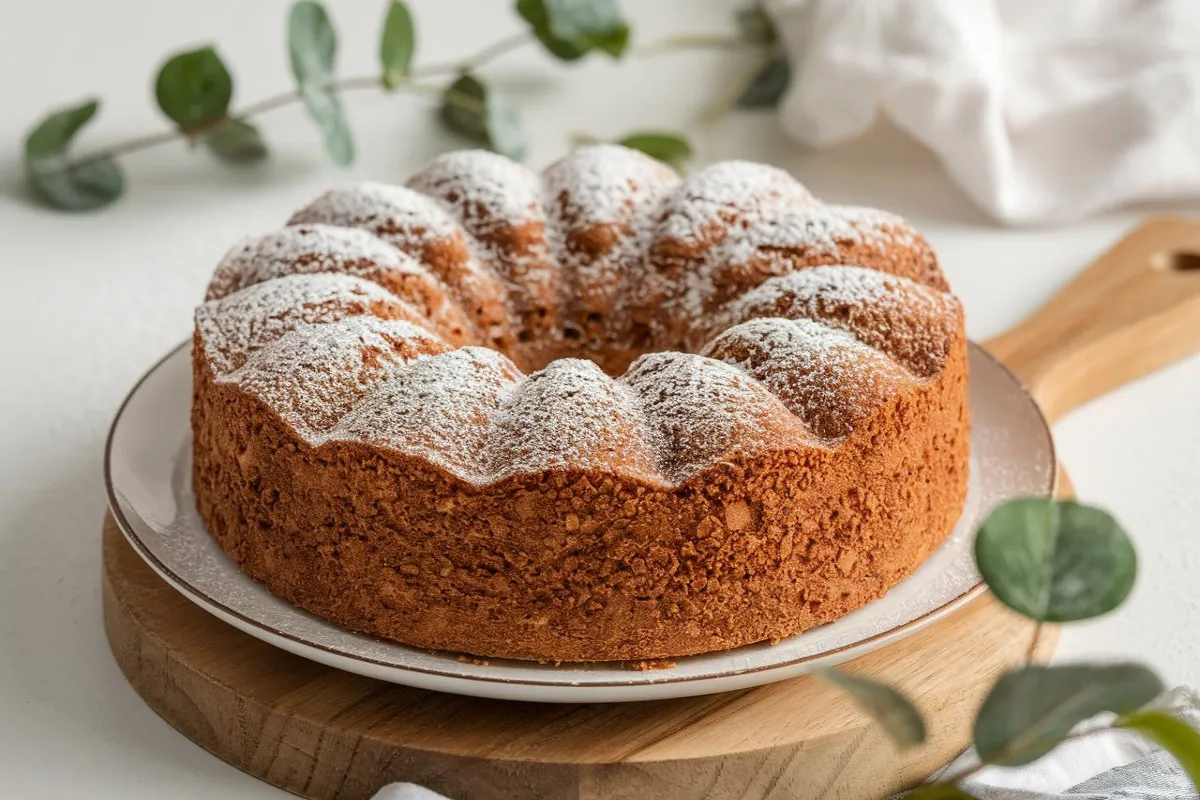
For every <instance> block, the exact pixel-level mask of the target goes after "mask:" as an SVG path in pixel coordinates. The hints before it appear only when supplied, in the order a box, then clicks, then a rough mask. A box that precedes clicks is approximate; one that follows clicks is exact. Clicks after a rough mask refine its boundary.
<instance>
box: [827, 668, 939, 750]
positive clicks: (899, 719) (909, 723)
mask: <svg viewBox="0 0 1200 800" xmlns="http://www.w3.org/2000/svg"><path fill="white" fill-rule="evenodd" d="M819 674H820V676H821V677H822V678H824V679H825V680H826V681H829V682H830V683H832V684H833V685H834V686H836V687H838V688H839V689H841V690H842V691H843V692H845V693H846V694H848V695H850V697H852V698H853V699H854V702H855V703H857V704H858V706H859V708H861V709H862V710H863V711H865V712H866V713H867V714H868V715H870V717H871V718H872V719H873V720H875V721H876V722H878V723H879V724H880V725H881V726H882V727H883V729H884V731H885V732H886V733H887V734H888V736H890V737H891V738H892V741H894V742H895V743H896V744H898V745H900V746H901V747H911V746H913V745H917V744H920V743H921V742H923V741H925V720H924V719H922V718H921V712H920V711H918V710H917V709H916V707H915V706H913V704H912V703H911V702H910V701H909V699H908V698H907V697H905V696H904V695H902V694H901V693H900V692H899V691H897V690H896V689H893V688H892V687H891V686H888V685H887V684H886V683H881V682H879V681H876V680H871V679H870V678H864V677H863V676H861V675H851V674H849V673H846V672H840V671H838V670H834V669H826V670H822V671H821V672H820V673H819Z"/></svg>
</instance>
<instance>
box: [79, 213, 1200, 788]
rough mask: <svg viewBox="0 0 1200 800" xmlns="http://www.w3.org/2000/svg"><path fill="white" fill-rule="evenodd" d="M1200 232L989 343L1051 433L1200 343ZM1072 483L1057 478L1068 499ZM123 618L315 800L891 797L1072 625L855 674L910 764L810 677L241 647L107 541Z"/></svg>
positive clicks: (1146, 238) (1020, 631)
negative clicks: (597, 690)
mask: <svg viewBox="0 0 1200 800" xmlns="http://www.w3.org/2000/svg"><path fill="white" fill-rule="evenodd" d="M1197 267H1200V222H1191V221H1185V220H1179V219H1154V220H1150V221H1148V222H1146V223H1145V224H1143V225H1142V226H1140V227H1139V228H1137V229H1136V230H1134V231H1133V232H1132V233H1131V234H1130V235H1129V236H1128V237H1126V238H1125V239H1123V240H1122V241H1121V242H1120V243H1118V244H1117V245H1116V246H1115V247H1114V248H1113V249H1112V250H1110V251H1109V252H1108V253H1106V254H1105V255H1104V256H1102V257H1101V258H1100V259H1099V260H1098V261H1097V262H1096V263H1095V264H1093V265H1092V266H1091V267H1089V268H1088V269H1087V270H1085V271H1084V272H1083V273H1081V274H1080V275H1079V277H1078V278H1076V279H1075V280H1074V281H1072V282H1071V283H1070V284H1068V285H1067V286H1066V287H1065V288H1064V289H1063V290H1062V291H1061V293H1060V294H1058V295H1057V296H1056V297H1055V298H1053V299H1052V300H1050V301H1049V302H1048V303H1046V305H1045V306H1043V307H1042V309H1041V310H1039V311H1038V312H1037V313H1035V314H1034V315H1033V316H1032V317H1030V318H1029V319H1028V320H1027V321H1026V322H1024V323H1022V324H1020V325H1018V326H1016V327H1015V328H1013V329H1012V330H1010V331H1008V332H1007V333H1005V334H1003V335H1001V336H999V337H996V338H995V339H992V340H991V341H989V342H988V343H986V344H985V347H987V348H988V349H989V350H990V351H991V352H992V353H993V354H995V355H997V356H998V357H999V358H1000V359H1001V360H1002V361H1004V362H1005V363H1006V364H1008V365H1009V366H1010V368H1012V369H1013V370H1014V371H1015V372H1016V373H1017V375H1019V376H1020V377H1021V378H1022V380H1023V381H1024V382H1025V384H1026V386H1027V387H1028V388H1029V390H1030V392H1031V394H1032V395H1033V396H1034V398H1035V399H1036V400H1037V401H1038V403H1039V404H1040V405H1041V406H1042V408H1043V411H1044V412H1045V413H1046V415H1047V417H1048V418H1049V419H1050V420H1052V421H1053V420H1054V419H1057V418H1058V417H1060V416H1061V415H1062V414H1064V413H1066V412H1067V411H1069V410H1071V409H1072V408H1075V407H1076V406H1078V405H1081V404H1082V403H1085V402H1087V401H1088V400H1091V399H1093V398H1095V397H1097V396H1099V395H1101V394H1103V393H1104V392H1107V391H1110V390H1112V389H1114V388H1116V387H1117V386H1120V385H1121V384H1123V383H1125V382H1128V381H1130V380H1133V379H1135V378H1138V377H1141V376H1142V375H1145V374H1147V373H1149V372H1151V371H1153V370H1155V369H1159V368H1161V367H1163V366H1165V365H1167V364H1169V363H1171V362H1173V361H1175V360H1177V359H1179V358H1182V357H1183V356H1185V355H1187V354H1190V353H1192V352H1195V351H1196V350H1197V349H1198V348H1200V269H1197ZM1069 492H1070V483H1069V481H1067V479H1066V476H1065V475H1063V474H1062V473H1061V472H1060V495H1065V494H1068V493H1069ZM103 561H104V618H105V626H106V628H107V631H108V636H109V641H110V643H111V646H112V650H113V654H114V655H115V657H116V660H117V663H118V664H119V665H120V667H121V669H122V670H123V671H124V673H125V675H126V677H127V678H128V679H129V681H130V683H131V684H132V685H133V686H134V688H135V689H136V690H137V691H138V692H139V694H141V695H142V697H144V698H145V700H146V702H147V703H149V704H150V706H151V707H152V708H154V710H155V711H157V712H158V713H159V714H161V715H162V716H163V717H164V718H165V719H166V720H167V721H168V722H170V723H171V724H172V725H174V726H175V727H176V728H177V729H179V730H180V731H181V732H182V733H183V734H184V735H185V736H187V737H188V738H190V739H192V740H193V741H195V742H196V743H198V744H200V745H201V746H202V747H204V748H206V749H207V750H209V751H210V752H212V753H213V754H215V755H217V756H218V757H220V758H222V759H224V760H226V761H228V762H229V763H231V764H233V765H234V766H237V767H238V768H240V769H243V770H245V771H247V772H249V773H250V774H252V775H256V776H258V777H260V778H262V779H263V780H266V781H269V782H270V783H273V784H275V785H276V786H280V787H282V788H284V789H287V790H289V791H292V792H295V793H296V794H300V795H303V796H305V797H311V798H339V800H341V799H344V800H353V799H354V798H365V797H369V796H370V795H371V794H373V793H374V792H375V790H376V789H378V788H379V787H380V786H382V785H383V784H386V783H389V782H392V781H399V780H408V781H414V782H418V783H422V784H424V785H426V786H429V787H430V788H432V789H435V790H436V791H439V792H442V793H443V794H446V795H449V796H450V797H452V798H461V799H462V800H481V799H484V798H547V799H548V800H559V799H560V798H561V799H562V800H600V798H606V799H608V800H643V798H654V800H675V799H676V798H678V800H693V799H694V798H699V797H704V798H714V799H715V800H725V799H726V798H728V799H729V800H733V798H788V799H789V800H803V799H804V798H847V799H853V800H860V799H861V798H880V797H884V796H886V795H888V794H890V793H891V792H893V791H895V790H897V789H900V788H903V787H905V786H908V785H911V784H913V783H916V782H917V781H919V780H920V779H922V778H923V777H924V776H925V775H927V774H928V773H929V772H930V771H932V770H933V769H934V768H936V767H938V766H940V765H941V764H943V763H944V762H945V761H946V760H948V759H949V758H950V757H951V756H953V755H954V754H956V753H957V752H958V751H959V750H960V749H961V748H962V747H963V746H964V745H965V744H966V743H967V741H968V739H969V731H970V723H971V720H972V718H973V716H974V712H975V709H976V708H977V706H978V704H979V702H980V700H981V699H982V697H983V695H984V693H985V692H986V690H987V689H988V687H989V686H990V685H991V683H992V681H993V680H994V679H995V677H996V676H997V675H998V674H999V673H1000V672H1001V671H1002V670H1004V669H1005V668H1007V667H1008V666H1010V665H1011V664H1013V663H1016V662H1017V661H1019V660H1021V659H1022V658H1023V657H1024V656H1025V653H1026V652H1027V651H1029V650H1032V652H1033V653H1034V655H1035V657H1036V658H1039V659H1043V658H1047V657H1048V656H1049V654H1050V653H1051V652H1052V651H1053V648H1054V644H1055V642H1056V640H1057V629H1055V628H1053V627H1047V628H1046V629H1044V630H1043V631H1042V632H1041V635H1040V637H1039V639H1038V641H1036V642H1035V641H1034V635H1035V634H1034V629H1033V626H1032V625H1031V624H1030V623H1029V622H1027V621H1025V620H1023V619H1020V618H1018V617H1016V616H1015V615H1013V614H1011V613H1010V612H1008V611H1006V610H1005V609H1003V608H1001V607H1000V606H999V605H998V604H997V603H996V602H995V601H994V600H992V599H991V598H990V597H983V598H981V599H979V600H978V601H976V602H974V603H972V604H971V605H969V606H967V607H966V608H964V609H963V610H961V611H959V612H958V613H956V614H954V615H952V616H951V617H949V618H947V619H945V620H942V621H940V622H938V623H936V624H934V625H931V626H930V627H928V628H926V629H925V630H923V631H921V632H919V633H916V634H914V635H913V636H910V637H908V638H906V639H904V640H902V641H900V642H897V643H895V644H892V645H889V646H888V647H885V648H883V649H880V650H877V651H875V652H873V653H871V654H869V655H866V656H863V657H862V658H859V659H856V660H854V661H852V662H850V663H849V664H847V665H846V666H845V668H846V669H847V670H850V671H853V672H858V673H861V674H864V675H869V676H872V677H875V678H878V679H882V680H886V681H888V682H890V683H893V684H896V685H898V686H899V687H901V688H902V689H903V690H904V691H905V692H906V693H907V694H908V695H909V696H910V697H912V698H913V699H914V700H915V702H916V703H917V705H918V706H919V707H920V708H921V709H922V711H923V712H924V713H925V715H926V718H927V720H928V722H929V726H930V738H929V741H928V742H927V743H926V744H925V745H923V746H922V747H921V748H919V749H916V750H910V751H906V752H905V753H904V754H899V753H898V752H897V751H896V750H895V749H894V748H893V747H892V746H891V744H889V742H888V741H887V740H886V739H885V737H884V736H883V734H882V733H881V731H880V729H879V728H878V727H876V726H875V725H873V724H872V723H871V722H870V721H869V720H868V719H866V718H865V717H864V716H863V714H861V713H860V712H859V711H858V710H857V709H856V708H855V707H854V705H853V704H852V703H851V701H850V700H849V699H848V698H847V697H846V696H844V695H843V694H841V693H840V692H838V691H836V690H834V689H832V688H831V687H829V686H827V685H825V684H823V683H822V682H820V681H819V680H818V679H815V678H812V677H800V678H795V679H792V680H789V681H783V682H780V683H776V684H772V685H769V686H763V687H759V688H757V689H750V690H745V691H739V692H731V693H727V694H721V695H712V696H708V697H699V698H685V699H679V700H667V701H657V702H647V703H626V704H603V705H538V704H529V703H513V702H503V701H495V700H477V699H472V698H465V697H456V696H453V695H442V694H437V693H433V692H426V691H422V690H418V689H409V688H405V687H400V686H394V685H391V684H386V683H381V682H379V681H375V680H372V679H369V678H363V677H359V676H356V675H350V674H347V673H343V672H339V671H337V670H334V669H331V668H329V667H325V666H322V665H320V664H316V663H313V662H310V661H306V660H304V659H302V658H300V657H298V656H293V655H290V654H288V653H286V652H284V651H282V650H278V649H276V648H274V647H272V646H270V645H268V644H265V643H263V642H260V641H258V640H256V639H253V638H251V637H250V636H248V635H246V634H244V633H241V632H240V631H237V630H235V629H234V628H232V627H230V626H228V625H226V624H225V623H223V622H221V621H219V620H218V619H216V618H215V617H213V616H210V615H209V614H207V613H206V612H204V611H202V610H201V609H199V608H198V607H196V606H193V605H192V604H191V603H189V602H188V601H187V600H186V599H185V598H184V597H183V596H182V595H180V594H178V593H177V592H175V591H174V590H173V589H171V588H170V587H169V586H167V584H166V583H164V582H163V581H162V580H161V579H159V578H158V577H157V576H156V575H155V574H154V573H153V571H152V570H151V569H150V568H149V567H148V566H147V565H146V564H144V563H143V562H142V561H141V560H140V559H139V558H138V556H137V555H136V554H135V553H134V552H133V550H132V549H131V548H130V547H129V546H128V545H127V544H126V543H125V541H124V540H123V538H122V537H121V534H120V533H119V531H117V529H116V526H115V524H114V523H113V522H112V520H111V518H108V519H106V521H105V524H104V559H103Z"/></svg>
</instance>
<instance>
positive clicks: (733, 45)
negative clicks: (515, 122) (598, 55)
mask: <svg viewBox="0 0 1200 800" xmlns="http://www.w3.org/2000/svg"><path fill="white" fill-rule="evenodd" d="M761 46H762V45H760V44H758V43H756V42H748V41H745V40H744V39H739V38H737V37H735V36H722V35H718V34H692V35H687V36H668V37H667V38H665V39H659V40H658V41H655V42H650V43H649V44H644V45H642V46H640V47H635V48H634V49H633V54H634V55H635V56H642V57H652V56H659V55H663V54H664V53H672V52H674V51H676V50H697V49H705V50H741V49H743V48H751V47H753V48H758V47H761Z"/></svg>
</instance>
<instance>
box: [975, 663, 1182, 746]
mask: <svg viewBox="0 0 1200 800" xmlns="http://www.w3.org/2000/svg"><path fill="white" fill-rule="evenodd" d="M1162 690H1163V686H1162V682H1161V681H1159V679H1158V677H1157V676H1156V675H1155V674H1154V673H1153V672H1151V671H1150V670H1149V669H1147V668H1146V667H1144V666H1142V665H1140V664H1109V665H1095V666H1093V665H1078V666H1061V667H1036V666H1033V667H1021V668H1018V669H1015V670H1012V671H1010V672H1006V673H1005V674H1004V675H1002V676H1000V680H999V681H997V682H996V685H995V686H994V687H992V691H991V692H990V693H989V694H988V696H987V699H985V700H984V701H983V707H982V708H980V709H979V715H978V716H977V717H976V718H975V748H976V749H977V750H978V751H979V757H980V758H981V759H983V760H984V761H986V762H988V763H993V764H1003V765H1006V766H1018V765H1021V764H1028V763H1029V762H1030V761H1036V760H1037V759H1039V758H1041V757H1042V756H1044V755H1045V754H1046V753H1048V752H1050V751H1051V750H1053V749H1054V747H1055V746H1056V745H1057V744H1058V743H1059V742H1060V741H1061V740H1062V738H1063V737H1064V736H1066V735H1067V733H1069V732H1070V730H1071V728H1073V727H1075V726H1076V725H1077V724H1079V723H1080V722H1083V721H1084V720H1085V719H1089V718H1091V717H1094V716H1096V715H1097V714H1099V713H1101V712H1104V711H1112V712H1114V713H1117V714H1128V713H1130V712H1132V711H1136V710H1137V709H1139V708H1141V707H1142V706H1144V705H1145V704H1146V703H1149V702H1150V701H1151V700H1153V699H1154V698H1155V697H1157V696H1158V695H1159V694H1160V693H1161V692H1162Z"/></svg>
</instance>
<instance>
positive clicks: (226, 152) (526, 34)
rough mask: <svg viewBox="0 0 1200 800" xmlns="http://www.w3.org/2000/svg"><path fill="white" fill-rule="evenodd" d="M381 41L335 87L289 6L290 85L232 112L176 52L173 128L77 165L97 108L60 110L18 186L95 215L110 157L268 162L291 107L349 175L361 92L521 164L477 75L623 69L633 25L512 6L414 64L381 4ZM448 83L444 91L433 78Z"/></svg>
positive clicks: (401, 13) (761, 28)
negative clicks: (535, 52)
mask: <svg viewBox="0 0 1200 800" xmlns="http://www.w3.org/2000/svg"><path fill="white" fill-rule="evenodd" d="M384 2H385V11H386V13H385V16H384V20H383V26H382V30H381V36H380V39H379V63H380V71H379V73H377V74H374V75H359V76H353V77H345V78H339V77H337V74H336V56H337V50H338V41H337V32H336V31H335V29H334V25H333V21H332V20H331V18H330V16H329V14H328V12H327V11H326V10H325V8H324V6H323V5H322V4H321V1H320V0H295V2H294V3H293V5H292V7H291V9H290V11H289V14H288V18H287V39H286V41H287V51H288V56H289V59H290V62H291V67H292V74H293V76H294V77H295V80H296V85H295V88H292V89H290V90H288V91H284V92H280V93H278V94H274V95H270V96H268V97H265V98H262V99H260V100H257V101H254V102H251V103H249V104H247V105H244V106H242V107H240V108H233V107H231V102H232V99H233V84H234V80H233V75H232V73H231V71H230V70H229V69H228V68H227V67H226V65H225V63H224V61H223V59H222V58H221V56H220V54H219V53H218V52H217V50H216V48H215V47H213V46H205V47H200V48H197V49H194V50H188V51H183V52H178V53H175V54H174V55H172V56H171V57H170V58H168V59H167V60H166V61H165V62H164V63H163V64H162V66H161V67H160V68H159V71H158V74H157V76H156V80H155V82H154V96H155V100H156V101H157V103H158V107H159V109H161V110H162V112H163V114H164V115H165V116H166V118H167V119H168V120H170V122H171V123H173V125H172V127H171V128H170V129H169V130H162V131H159V132H155V133H150V134H146V135H143V136H137V137H133V138H130V139H125V140H123V141H117V142H115V143H113V144H110V145H109V146H107V147H103V148H101V149H98V150H94V151H92V152H90V153H87V154H85V155H80V156H76V155H74V154H73V153H72V152H71V147H70V145H71V142H72V140H73V139H74V138H75V137H76V135H77V134H78V133H79V131H80V130H81V129H82V128H83V127H84V126H86V125H87V124H88V123H89V122H91V121H92V119H93V118H94V117H95V116H96V114H97V112H98V110H99V107H100V102H99V100H95V99H90V100H87V101H85V102H83V103H80V104H78V105H74V106H69V107H65V108H60V109H58V110H56V111H54V112H52V113H50V114H49V115H47V116H46V117H45V118H43V119H42V120H41V121H40V122H39V123H38V124H37V125H36V126H35V127H34V128H33V129H32V130H31V131H30V133H29V134H28V135H27V136H26V138H25V142H24V145H25V147H24V156H25V159H24V161H25V177H26V180H27V182H28V184H29V187H30V189H31V190H32V191H33V193H34V194H36V195H37V196H38V197H39V198H40V199H42V200H43V201H44V202H46V203H47V204H48V205H50V206H53V207H55V208H58V209H64V210H88V209H94V208H101V207H103V206H105V205H107V204H109V203H111V202H112V201H113V200H115V199H116V198H117V197H119V196H120V195H121V194H122V193H123V191H124V175H123V172H122V169H121V166H120V165H119V164H118V163H117V158H118V157H120V156H124V155H128V154H131V153H136V152H140V151H142V150H148V149H150V148H153V147H158V146H159V145H164V144H167V143H170V142H177V141H190V142H192V143H194V144H198V145H202V146H203V148H204V149H205V150H207V151H208V152H209V153H210V154H211V155H213V156H215V157H217V158H218V159H220V160H222V161H224V162H227V163H229V164H247V163H251V162H255V161H259V160H261V159H263V158H265V157H267V155H268V148H267V143H266V141H265V140H264V138H263V136H262V135H261V134H260V133H259V130H258V128H257V127H255V125H254V124H252V121H253V120H255V119H257V118H258V117H259V116H261V115H264V114H267V113H269V112H271V111H274V110H276V109H279V108H284V107H286V106H290V105H303V106H304V108H305V111H306V112H307V114H308V117H309V118H310V119H311V120H312V122H313V123H314V124H315V125H316V128H317V130H318V131H319V133H320V135H321V139H322V141H323V143H324V146H325V151H326V153H327V154H328V156H329V158H330V159H331V160H332V161H333V162H334V163H335V164H337V165H339V166H347V165H349V164H350V163H352V162H353V160H354V156H355V142H354V135H353V133H352V132H351V129H350V125H349V122H348V120H347V118H346V116H345V113H344V111H343V106H342V102H341V96H342V95H344V94H346V93H349V92H353V91H361V90H375V91H387V92H393V91H406V92H410V93H417V94H424V95H426V96H432V97H435V98H436V100H437V102H438V103H439V104H440V112H441V113H440V119H441V122H442V124H443V125H444V126H445V127H446V128H448V129H450V130H452V131H455V132H457V133H459V134H462V135H464V136H466V137H467V138H468V139H469V140H471V141H473V142H475V143H476V144H478V145H482V146H485V147H488V148H490V149H492V150H494V151H496V152H498V153H501V154H503V155H506V156H508V157H510V158H514V159H518V160H519V159H521V158H522V157H523V156H524V155H525V152H526V150H527V137H526V134H525V131H524V129H523V126H522V124H521V119H520V113H519V111H518V109H517V107H516V105H515V104H514V103H513V102H512V100H510V99H509V98H508V97H507V96H505V94H504V93H503V91H498V90H497V89H495V88H494V87H492V86H490V85H489V84H488V83H487V82H485V81H484V80H483V79H482V78H481V77H480V76H479V74H478V70H480V69H481V68H482V67H484V66H485V65H487V64H490V63H492V62H493V61H495V60H496V59H499V58H501V57H503V56H505V55H507V54H509V53H512V52H514V51H516V50H518V49H520V48H522V47H524V46H526V45H528V44H539V43H540V44H541V45H542V46H543V48H544V49H545V51H546V52H548V53H549V54H550V55H551V56H553V57H554V58H556V59H558V60H560V61H564V62H567V61H575V60H577V59H580V58H584V57H586V56H588V55H590V54H602V55H606V56H608V57H611V58H613V59H619V58H621V57H622V56H624V55H625V54H626V53H627V52H629V42H630V35H631V34H630V25H629V23H628V22H627V21H626V20H625V19H624V18H623V17H622V15H621V10H620V6H619V3H618V0H570V2H549V0H519V2H517V4H516V12H517V15H518V16H519V17H520V18H521V19H522V20H523V22H524V23H525V26H524V27H523V28H522V29H519V30H517V31H515V32H513V33H511V34H509V35H506V36H503V37H502V38H500V39H499V40H497V41H495V42H493V43H491V44H489V45H487V46H486V47H484V48H482V49H481V50H479V51H478V52H475V53H473V54H470V55H468V56H466V57H464V58H459V59H455V60H453V61H444V62H441V61H435V62H434V63H431V64H427V65H423V66H422V65H416V64H414V63H413V60H414V59H413V57H414V54H415V52H416V49H417V48H416V45H417V26H416V23H415V21H414V18H413V15H412V12H411V11H410V9H409V8H408V6H407V4H406V3H405V2H404V0H384ZM770 26H771V23H770V20H769V18H767V17H766V15H765V14H763V13H762V12H761V9H752V10H743V11H742V12H739V13H738V15H737V31H738V33H734V34H730V35H687V36H678V37H673V38H668V39H664V40H662V41H658V42H654V43H651V44H650V45H648V46H647V47H645V48H643V49H642V50H641V51H639V52H640V53H641V54H644V55H654V54H657V53H663V52H668V51H672V50H680V49H694V48H723V49H733V48H737V47H741V46H750V45H758V44H762V43H763V42H765V41H773V40H774V31H773V29H772V28H771V27H770ZM436 77H447V78H449V80H448V81H447V84H448V85H440V86H439V85H434V84H431V83H429V82H428V80H427V79H429V78H436ZM620 142H621V143H623V144H625V145H626V146H627V147H632V148H635V149H640V150H642V151H643V152H646V153H647V154H649V155H651V156H653V157H655V158H658V159H660V160H662V161H666V162H668V163H670V164H672V165H674V166H679V164H680V163H681V162H683V161H685V160H687V159H688V158H690V157H691V156H692V152H693V151H692V147H691V144H690V143H689V142H688V141H687V139H686V138H684V137H682V136H680V135H678V134H675V133H669V132H663V131H651V132H642V133H637V134H630V135H627V136H625V137H624V138H622V139H621V140H620Z"/></svg>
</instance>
